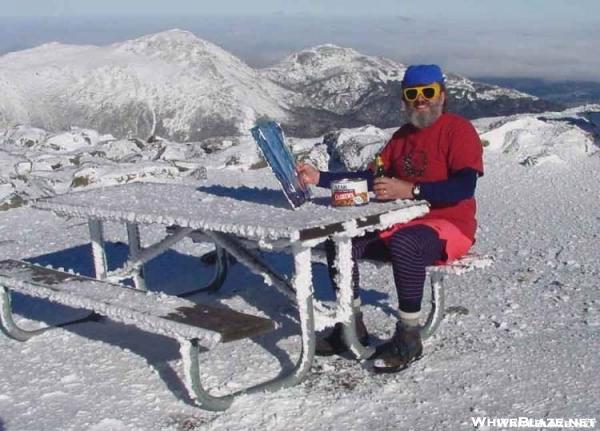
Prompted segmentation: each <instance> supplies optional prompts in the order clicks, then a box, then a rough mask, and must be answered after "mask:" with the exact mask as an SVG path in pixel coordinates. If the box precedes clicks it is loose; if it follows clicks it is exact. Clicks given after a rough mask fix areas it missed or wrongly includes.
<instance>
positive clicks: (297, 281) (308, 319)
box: [179, 233, 316, 411]
mask: <svg viewBox="0 0 600 431" xmlns="http://www.w3.org/2000/svg"><path fill="white" fill-rule="evenodd" d="M212 235H214V236H213V237H214V238H215V240H216V242H217V243H219V244H221V245H222V246H224V248H226V249H227V251H229V252H232V254H233V255H234V256H236V258H238V256H241V257H242V258H244V260H252V259H254V258H255V257H254V256H252V255H246V252H247V250H245V249H244V248H242V247H239V245H238V246H235V247H233V246H232V243H230V242H228V241H226V238H224V237H222V236H221V235H220V234H216V233H213V234H212ZM225 244H227V245H229V246H231V248H228V247H227V246H226V245H225ZM292 251H293V254H294V268H295V272H294V278H293V280H292V286H293V288H294V290H295V292H296V298H297V300H298V311H299V313H300V329H301V331H302V348H301V353H300V358H299V359H298V361H297V362H296V366H295V367H294V369H293V370H291V371H290V372H289V373H287V374H285V375H283V376H280V377H276V378H274V379H272V380H269V381H267V382H264V383H260V384H258V385H255V386H252V387H250V388H247V389H243V390H241V391H238V392H235V393H233V394H228V395H223V396H220V397H217V396H213V395H210V394H209V393H208V391H207V390H206V389H204V387H203V386H202V383H201V381H200V369H199V366H200V364H199V356H198V355H199V353H200V352H199V347H198V343H197V341H196V340H179V343H180V346H181V348H180V352H181V356H182V359H183V366H184V373H185V383H186V387H187V389H188V392H189V393H190V396H191V397H192V398H193V399H194V400H195V402H196V403H197V404H198V405H200V406H201V407H202V408H204V409H207V410H214V411H221V410H226V409H227V408H228V407H229V406H230V405H231V403H232V402H233V400H234V399H235V398H236V397H238V396H239V395H243V394H251V393H256V392H264V391H268V392H273V391H276V390H279V389H283V388H287V387H290V386H293V385H296V384H298V383H300V382H301V381H302V380H304V378H305V377H306V375H307V374H308V372H309V371H310V367H311V365H312V361H313V359H314V355H315V341H316V340H315V321H314V309H313V286H312V263H311V250H310V248H308V247H303V246H301V245H296V246H294V247H293V249H292ZM240 260H242V259H240ZM264 276H265V277H267V276H268V275H267V274H264Z"/></svg>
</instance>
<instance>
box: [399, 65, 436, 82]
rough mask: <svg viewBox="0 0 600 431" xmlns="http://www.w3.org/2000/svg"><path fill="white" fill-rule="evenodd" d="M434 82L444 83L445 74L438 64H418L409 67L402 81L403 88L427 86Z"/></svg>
mask: <svg viewBox="0 0 600 431" xmlns="http://www.w3.org/2000/svg"><path fill="white" fill-rule="evenodd" d="M434 82H441V83H443V82H444V74H443V73H442V69H440V66H438V65H437V64H416V65H413V66H408V68H407V69H406V72H404V78H403V79H402V86H403V87H413V86H415V85H427V84H433V83H434Z"/></svg>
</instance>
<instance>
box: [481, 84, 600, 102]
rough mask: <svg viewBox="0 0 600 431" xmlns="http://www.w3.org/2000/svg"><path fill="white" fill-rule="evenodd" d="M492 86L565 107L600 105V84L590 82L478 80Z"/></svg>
mask: <svg viewBox="0 0 600 431" xmlns="http://www.w3.org/2000/svg"><path fill="white" fill-rule="evenodd" d="M478 80H479V81H482V82H487V83H489V84H493V85H499V86H503V87H509V88H514V89H516V90H519V91H523V92H525V93H529V94H532V95H534V96H537V97H539V98H542V99H544V100H547V101H549V102H554V103H559V104H562V105H565V106H569V107H572V106H579V105H584V104H586V103H600V83H599V82H591V81H545V80H543V79H537V78H478Z"/></svg>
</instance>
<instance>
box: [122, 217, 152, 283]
mask: <svg viewBox="0 0 600 431" xmlns="http://www.w3.org/2000/svg"><path fill="white" fill-rule="evenodd" d="M127 241H128V242H129V258H130V259H132V260H135V259H137V257H138V256H139V254H140V251H141V249H142V246H141V241H140V228H139V225H138V224H137V223H127ZM133 283H134V286H135V288H136V289H139V290H147V289H146V280H145V279H144V265H143V264H142V265H140V267H139V268H138V269H137V270H136V271H135V272H134V274H133Z"/></svg>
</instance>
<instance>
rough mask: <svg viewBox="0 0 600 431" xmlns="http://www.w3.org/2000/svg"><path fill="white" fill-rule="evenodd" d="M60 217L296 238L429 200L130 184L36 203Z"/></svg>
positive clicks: (409, 210) (378, 219) (403, 217)
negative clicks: (295, 202) (351, 201)
mask: <svg viewBox="0 0 600 431" xmlns="http://www.w3.org/2000/svg"><path fill="white" fill-rule="evenodd" d="M32 205H33V206H34V207H36V208H40V209H47V210H51V211H54V212H56V213H57V214H60V215H68V216H76V217H86V218H97V219H100V220H104V221H121V222H132V223H139V224H164V225H167V226H168V225H177V226H181V227H189V228H194V229H200V230H210V231H218V232H225V233H232V234H235V235H238V236H242V237H246V238H250V239H268V240H275V239H285V240H290V241H298V240H309V239H314V238H322V237H324V236H327V235H329V234H331V233H335V232H342V231H344V232H349V233H350V234H352V235H354V234H358V232H357V230H358V231H362V230H365V229H381V228H384V227H387V226H390V225H392V224H394V223H400V222H404V221H408V220H411V219H413V218H415V217H419V216H421V215H423V214H425V213H426V212H427V211H428V206H427V205H426V204H425V203H424V202H413V201H389V202H371V203H369V204H368V205H365V206H361V207H344V208H334V207H332V206H331V205H330V201H329V198H328V197H327V195H325V196H319V197H315V198H314V199H313V200H312V201H310V202H307V203H306V204H304V205H302V206H301V207H300V208H298V209H296V210H293V209H291V207H290V206H289V204H288V202H287V200H286V198H285V196H284V195H283V193H282V192H281V191H280V190H279V189H274V188H259V187H252V186H239V185H238V186H235V187H229V186H224V185H217V184H209V183H206V184H204V185H202V184H201V185H196V186H190V185H180V184H158V183H130V184H126V185H119V186H111V187H105V188H96V189H90V190H86V191H82V192H75V193H68V194H64V195H59V196H55V197H52V198H46V199H40V200H38V201H36V202H34V203H33V204H32Z"/></svg>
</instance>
